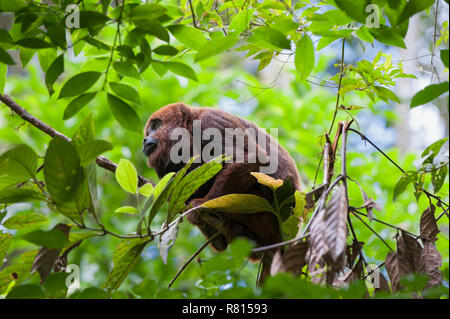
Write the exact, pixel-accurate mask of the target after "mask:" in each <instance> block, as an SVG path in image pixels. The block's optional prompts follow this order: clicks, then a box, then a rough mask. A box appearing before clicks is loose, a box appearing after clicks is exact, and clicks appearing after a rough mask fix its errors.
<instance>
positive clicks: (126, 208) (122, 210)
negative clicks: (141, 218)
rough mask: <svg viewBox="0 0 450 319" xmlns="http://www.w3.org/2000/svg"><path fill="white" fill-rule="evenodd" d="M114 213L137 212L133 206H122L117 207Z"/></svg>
mask: <svg viewBox="0 0 450 319" xmlns="http://www.w3.org/2000/svg"><path fill="white" fill-rule="evenodd" d="M114 213H122V214H137V213H138V210H137V209H136V207H133V206H122V207H119V208H117V209H116V210H115V211H114Z"/></svg>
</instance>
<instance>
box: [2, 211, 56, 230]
mask: <svg viewBox="0 0 450 319" xmlns="http://www.w3.org/2000/svg"><path fill="white" fill-rule="evenodd" d="M47 222H48V218H47V217H46V216H44V215H41V214H36V213H18V214H16V215H14V216H12V217H10V218H8V219H7V220H5V221H4V222H3V226H5V228H8V229H24V228H29V227H35V226H39V225H42V224H45V223H47Z"/></svg>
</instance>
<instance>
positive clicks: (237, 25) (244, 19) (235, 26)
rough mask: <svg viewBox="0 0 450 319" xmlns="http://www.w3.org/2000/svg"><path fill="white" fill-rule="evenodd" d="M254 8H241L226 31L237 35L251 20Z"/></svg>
mask: <svg viewBox="0 0 450 319" xmlns="http://www.w3.org/2000/svg"><path fill="white" fill-rule="evenodd" d="M254 12H255V9H248V10H242V11H241V12H239V13H238V14H236V15H235V16H234V17H233V19H232V20H231V23H230V25H229V27H228V32H231V34H233V35H239V34H241V33H242V31H244V30H245V29H247V27H248V25H249V24H250V21H252V17H253V14H254Z"/></svg>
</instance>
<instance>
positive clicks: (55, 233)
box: [21, 229, 67, 249]
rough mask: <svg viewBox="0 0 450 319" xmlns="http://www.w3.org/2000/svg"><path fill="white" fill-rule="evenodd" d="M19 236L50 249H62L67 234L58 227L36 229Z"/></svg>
mask: <svg viewBox="0 0 450 319" xmlns="http://www.w3.org/2000/svg"><path fill="white" fill-rule="evenodd" d="M21 238H22V239H25V240H26V241H29V242H30V243H33V244H35V245H38V246H43V247H46V248H50V249H62V248H64V245H65V244H66V242H67V236H66V235H65V234H64V233H63V232H62V231H61V230H59V229H52V230H49V231H43V230H36V231H33V232H30V233H26V234H24V235H22V236H21Z"/></svg>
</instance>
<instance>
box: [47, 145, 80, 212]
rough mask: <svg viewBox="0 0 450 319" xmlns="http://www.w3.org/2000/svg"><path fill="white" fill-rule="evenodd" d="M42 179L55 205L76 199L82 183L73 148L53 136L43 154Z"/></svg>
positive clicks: (76, 155) (77, 160)
mask: <svg viewBox="0 0 450 319" xmlns="http://www.w3.org/2000/svg"><path fill="white" fill-rule="evenodd" d="M44 178H45V184H46V186H47V190H48V192H49V193H50V195H51V196H52V198H53V199H54V200H55V202H56V203H57V204H60V205H63V204H65V203H66V202H70V201H74V200H76V199H77V197H78V196H77V195H78V194H77V191H78V190H79V187H80V185H81V184H82V182H83V170H82V169H81V166H80V157H79V156H78V152H77V150H76V149H75V146H74V145H73V144H72V143H70V142H68V141H66V140H64V139H63V138H61V137H59V136H55V137H54V138H53V139H52V140H51V141H50V144H49V146H48V148H47V152H46V154H45V165H44Z"/></svg>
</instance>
